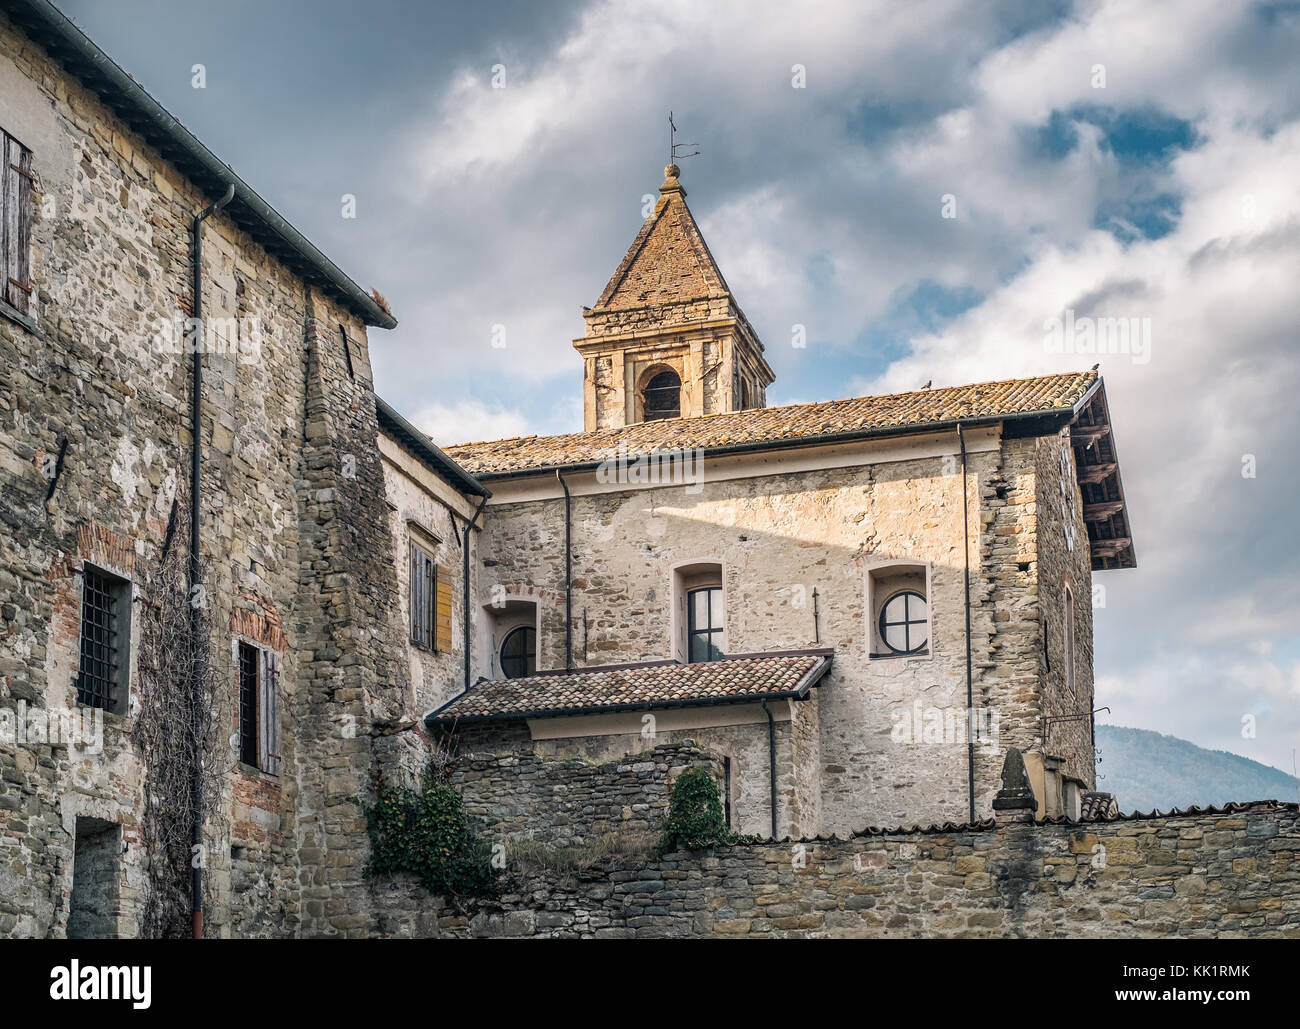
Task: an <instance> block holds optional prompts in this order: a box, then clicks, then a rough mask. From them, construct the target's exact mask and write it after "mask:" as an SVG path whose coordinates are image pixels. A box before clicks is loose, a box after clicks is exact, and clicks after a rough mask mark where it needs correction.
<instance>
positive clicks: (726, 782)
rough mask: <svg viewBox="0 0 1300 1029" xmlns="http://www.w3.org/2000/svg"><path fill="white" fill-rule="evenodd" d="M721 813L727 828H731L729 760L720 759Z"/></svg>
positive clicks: (727, 758) (725, 758) (726, 758)
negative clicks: (724, 816)
mask: <svg viewBox="0 0 1300 1029" xmlns="http://www.w3.org/2000/svg"><path fill="white" fill-rule="evenodd" d="M722 813H723V814H724V815H726V818H727V828H728V829H730V828H731V758H729V757H724V758H723V759H722Z"/></svg>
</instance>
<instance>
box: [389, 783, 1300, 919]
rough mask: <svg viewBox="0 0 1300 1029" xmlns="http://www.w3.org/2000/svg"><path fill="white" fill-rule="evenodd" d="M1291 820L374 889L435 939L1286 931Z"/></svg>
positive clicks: (919, 841)
mask: <svg viewBox="0 0 1300 1029" xmlns="http://www.w3.org/2000/svg"><path fill="white" fill-rule="evenodd" d="M1298 849H1300V817H1298V815H1297V805H1295V804H1285V805H1282V804H1277V803H1275V802H1272V801H1266V802H1260V803H1257V804H1252V805H1241V806H1238V807H1236V808H1229V809H1226V810H1214V809H1211V810H1210V811H1208V812H1197V811H1195V810H1193V811H1192V812H1189V813H1185V814H1171V815H1165V816H1152V817H1134V818H1123V819H1116V820H1112V821H1107V822H1089V823H1064V822H1057V823H1042V824H1029V825H1025V824H1016V825H1005V826H994V825H992V824H991V823H990V824H988V825H982V826H979V827H976V828H973V829H972V828H958V829H954V830H952V831H944V830H939V829H934V830H926V831H912V832H902V831H890V830H885V831H871V832H870V833H869V834H867V835H862V836H855V837H854V838H852V839H849V840H843V841H836V840H832V841H829V842H824V841H814V842H805V843H796V844H789V843H786V844H779V843H764V844H758V845H753V846H744V845H741V846H735V847H728V848H724V849H720V850H717V851H709V852H700V853H693V854H686V853H680V854H670V855H667V856H666V857H665V859H664V860H662V861H651V860H646V861H636V862H624V863H621V864H617V863H610V864H606V865H602V866H599V867H593V868H591V869H588V870H587V871H581V872H575V873H570V874H557V873H545V874H528V873H522V872H521V873H517V874H515V873H512V874H511V877H510V878H508V879H507V882H506V892H505V893H504V894H503V896H502V897H501V898H500V899H499V900H498V901H493V902H488V903H478V904H472V905H470V906H469V907H468V908H467V909H466V910H464V911H460V910H453V909H451V908H448V907H444V906H442V905H441V904H440V902H438V901H435V900H432V899H430V898H429V897H428V895H427V894H423V895H422V894H420V893H419V891H418V889H417V888H414V887H412V886H411V884H410V883H402V882H385V883H377V884H374V889H375V890H376V891H377V894H378V895H379V897H380V900H379V901H378V902H377V907H378V908H379V909H380V910H382V911H384V912H386V913H388V924H390V925H391V926H392V927H393V930H394V931H395V932H415V931H418V932H420V933H422V934H430V935H431V934H433V933H434V932H435V931H436V932H437V934H438V935H441V936H446V937H462V938H469V937H480V936H516V937H519V936H531V937H643V936H645V937H665V936H709V937H728V936H730V937H736V936H752V937H863V936H865V937H921V936H947V937H1017V936H1018V937H1035V938H1038V937H1044V938H1057V939H1065V938H1073V937H1109V938H1126V939H1127V938H1132V937H1171V936H1173V937H1179V936H1181V937H1197V938H1206V937H1245V936H1261V937H1288V938H1292V939H1300V863H1298V862H1297V850H1298Z"/></svg>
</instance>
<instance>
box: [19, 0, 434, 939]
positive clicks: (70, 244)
mask: <svg viewBox="0 0 1300 1029" xmlns="http://www.w3.org/2000/svg"><path fill="white" fill-rule="evenodd" d="M0 95H2V96H3V97H4V101H5V102H4V110H3V113H2V114H0V124H2V125H3V128H4V129H5V130H6V131H8V132H10V133H12V134H13V135H15V136H16V137H17V138H19V139H22V140H23V141H24V143H25V144H26V145H28V146H29V147H30V148H31V150H32V153H33V169H34V171H35V172H36V173H37V175H38V176H39V177H40V180H41V194H40V196H39V197H38V198H37V203H36V204H35V205H34V207H35V213H34V216H33V225H32V277H33V280H34V283H35V287H36V288H35V293H34V296H33V300H32V306H31V312H30V313H31V315H32V318H30V319H26V320H23V319H17V318H14V317H12V316H11V315H8V314H5V313H4V312H0V494H3V496H4V498H5V502H4V504H3V505H0V527H2V529H3V531H0V594H2V595H3V598H4V601H5V603H4V605H3V606H2V607H0V707H3V708H4V709H5V710H9V711H12V710H14V709H16V706H17V705H18V704H25V705H27V706H28V710H29V711H35V712H37V713H39V714H40V715H41V716H42V717H49V716H53V715H57V714H60V713H70V712H77V711H79V710H81V709H79V708H78V705H77V704H76V686H75V683H76V676H77V670H78V663H79V630H80V626H79V618H80V605H81V590H82V581H83V570H84V567H85V566H86V564H88V563H92V564H95V565H97V566H99V567H101V568H104V569H106V570H107V571H110V572H113V573H116V574H117V575H119V576H121V577H123V578H125V579H127V580H129V581H130V583H131V587H132V592H133V597H134V600H135V601H136V603H134V604H133V605H132V610H133V612H134V614H135V615H136V616H137V617H133V619H132V622H133V625H132V634H131V635H132V644H133V645H132V647H131V649H130V669H129V675H130V678H131V682H130V696H129V697H128V698H126V701H127V702H126V703H125V704H124V705H123V707H124V710H123V711H122V713H120V714H110V715H105V717H104V726H103V739H102V744H103V745H102V747H99V748H96V749H94V750H78V749H77V748H75V747H68V746H64V745H54V744H44V743H40V742H28V743H26V744H24V745H20V746H16V747H9V746H5V747H3V748H0V783H2V784H3V789H2V790H0V844H3V848H4V851H5V854H6V859H5V861H4V862H0V935H11V934H12V935H21V936H46V935H53V936H58V935H61V934H62V933H63V932H65V931H66V928H67V919H68V912H69V905H70V900H71V891H72V887H73V867H74V848H75V837H76V832H75V827H76V824H77V823H78V822H80V821H83V820H85V819H91V818H93V819H98V820H101V821H103V822H109V823H113V824H116V825H119V826H121V839H122V841H123V843H124V844H125V848H126V849H125V853H123V854H122V855H121V878H122V882H121V887H122V888H121V894H120V897H121V903H120V905H119V908H118V911H117V914H116V919H117V925H116V928H117V932H118V933H119V934H122V935H133V934H135V933H136V932H137V931H139V930H140V928H141V926H140V922H139V916H140V910H141V907H142V899H143V897H144V895H145V890H146V888H147V880H146V874H147V869H148V867H149V863H148V857H147V855H146V854H145V853H144V847H143V846H142V842H143V836H142V833H141V818H142V817H143V811H144V798H145V795H146V792H147V791H148V789H149V783H150V774H151V767H152V766H151V764H150V760H149V759H150V755H148V754H144V753H141V752H140V750H139V748H137V746H136V745H135V744H134V743H133V741H132V738H131V733H132V728H133V726H134V725H135V724H137V719H138V717H139V706H140V695H141V691H140V689H139V685H140V680H139V668H138V660H139V657H138V651H137V647H136V646H135V644H136V643H138V641H139V627H138V624H134V623H138V622H140V621H142V620H144V619H146V618H151V617H156V616H157V615H156V613H155V611H154V607H153V605H151V603H150V601H151V597H150V595H149V594H148V587H149V581H150V576H151V574H153V573H154V572H155V571H156V570H157V569H158V568H159V567H160V565H161V560H160V558H161V554H162V550H163V547H164V542H165V541H170V546H171V548H172V553H173V555H174V554H175V553H176V552H177V551H178V550H179V551H182V552H183V551H184V550H185V549H186V548H187V547H188V545H189V534H188V531H187V528H188V526H187V520H186V515H187V513H188V512H187V510H186V502H185V500H184V497H183V495H182V494H183V492H184V484H185V483H186V482H187V481H188V465H189V451H190V443H191V436H192V434H191V425H190V414H189V390H190V378H189V375H190V371H189V369H190V359H189V355H188V354H187V353H186V348H185V346H184V345H183V343H182V342H181V341H180V340H179V339H178V338H176V336H175V335H172V336H171V337H170V338H169V337H168V336H167V335H166V334H165V331H164V330H165V329H166V328H167V327H171V329H173V330H174V329H175V327H176V326H177V324H178V319H184V318H185V317H187V316H188V315H189V314H190V313H191V312H192V310H193V297H192V296H191V289H192V285H191V261H190V254H189V248H190V242H191V225H192V220H193V218H194V215H195V214H196V213H197V212H198V211H199V210H201V209H202V208H203V207H205V206H206V205H207V204H209V203H211V201H212V200H213V199H215V198H214V197H212V196H209V195H206V193H205V192H204V191H202V190H199V189H196V188H195V186H194V184H193V183H191V182H190V181H188V180H187V179H186V178H185V177H184V176H183V175H181V174H180V173H179V172H178V171H177V169H176V168H175V167H173V166H172V165H170V164H169V163H168V162H167V161H166V160H165V159H163V157H162V156H161V155H160V153H159V152H158V151H157V150H155V149H154V148H153V147H152V146H151V145H150V144H148V143H147V142H146V141H145V140H143V139H142V138H140V137H139V136H138V135H137V134H135V133H133V132H131V131H130V130H128V129H127V128H126V127H125V125H124V124H123V123H122V121H121V120H120V119H119V118H118V117H117V116H116V115H115V114H114V113H113V112H112V111H111V110H110V109H109V108H108V107H107V106H106V105H105V104H104V103H103V102H102V101H101V100H100V98H99V97H98V96H96V95H95V94H93V93H91V92H89V91H87V90H86V89H85V88H83V87H82V86H81V84H80V83H79V82H78V81H77V80H76V79H75V78H73V77H72V76H71V75H69V74H67V73H66V71H65V70H64V69H63V68H62V66H60V65H59V64H58V63H56V62H55V61H53V60H52V59H51V58H50V56H49V55H48V54H47V53H45V52H44V51H43V50H42V49H41V48H40V47H39V46H36V45H35V44H33V43H32V42H31V41H30V40H29V39H28V38H27V37H26V36H25V35H24V34H23V33H22V32H21V31H20V30H19V29H17V28H16V27H15V26H14V25H13V24H12V23H11V22H10V21H9V20H8V18H7V17H6V16H5V15H2V14H0ZM229 213H230V212H229V211H224V212H219V213H217V214H215V215H213V216H212V217H211V218H210V219H209V220H208V221H207V222H206V223H205V224H204V228H203V239H204V298H203V299H204V303H203V307H204V314H205V318H206V319H207V321H208V326H207V328H208V329H209V332H208V333H206V334H205V342H206V343H207V344H213V343H220V344H222V345H221V346H216V347H213V346H208V347H205V351H206V352H205V353H204V354H203V357H202V360H203V364H204V396H203V413H202V424H201V431H200V437H201V443H202V447H203V471H202V474H203V481H202V493H201V496H200V507H201V524H202V537H201V540H200V545H201V554H202V580H203V585H204V587H205V589H204V599H205V600H206V601H207V606H206V608H205V619H206V622H207V624H208V625H209V626H210V628H211V632H212V638H211V641H210V651H211V655H212V663H213V673H214V676H215V678H216V681H217V683H218V687H217V698H216V711H215V712H214V715H215V718H216V719H217V721H218V724H219V725H220V727H221V730H220V733H219V735H220V737H221V739H222V744H221V747H220V751H219V752H218V753H217V754H216V755H215V758H216V766H217V774H218V778H219V779H220V787H219V799H218V801H217V803H216V804H215V805H214V806H212V807H211V808H210V809H209V810H208V811H207V812H206V814H207V824H206V828H205V841H206V843H207V844H208V846H207V848H206V850H205V853H204V854H203V860H204V866H205V869H206V873H207V874H206V876H205V881H206V885H207V889H208V898H207V905H206V907H207V931H208V933H209V934H210V935H230V934H233V933H239V934H241V935H272V934H282V933H285V932H289V933H294V932H299V931H302V932H311V933H322V934H341V933H349V932H350V933H356V932H363V931H364V928H363V926H364V925H365V924H366V915H365V912H364V911H362V910H360V909H358V907H357V905H358V904H364V903H365V891H364V890H354V889H352V887H353V886H354V885H355V884H356V883H359V882H360V877H361V872H362V868H363V866H364V861H365V857H366V851H367V847H368V841H367V839H366V835H365V828H364V820H363V819H362V818H361V816H360V812H359V809H358V808H357V806H356V804H355V803H352V801H351V800H350V798H351V797H353V796H357V795H359V794H360V793H362V792H364V790H365V789H366V787H367V786H368V780H369V774H370V772H371V770H372V768H373V767H375V765H376V764H378V763H382V762H383V761H386V760H388V759H389V757H390V756H392V757H394V758H396V757H397V756H399V755H397V753H396V752H398V751H400V750H401V749H402V747H404V746H406V744H405V739H406V737H404V736H402V735H386V734H385V732H386V729H385V728H384V727H386V726H390V725H391V724H393V723H394V722H400V721H401V719H402V718H403V716H407V715H409V713H410V712H409V711H408V710H407V707H406V705H405V703H404V698H406V697H407V696H408V695H409V681H408V675H407V668H406V663H405V660H404V655H403V653H402V648H401V646H400V643H398V644H397V645H390V644H389V643H388V642H387V641H390V640H395V641H401V640H402V639H404V637H403V635H401V633H402V619H401V611H400V605H399V603H398V598H397V593H396V590H395V588H394V586H393V564H392V549H393V548H392V542H391V539H390V537H389V532H388V509H387V507H386V505H385V503H384V484H383V478H382V471H381V468H380V461H379V455H378V449H377V443H376V437H377V425H376V419H375V412H374V403H373V400H372V399H371V393H370V390H371V368H370V361H369V356H368V343H367V338H366V326H365V325H364V324H362V321H361V319H360V318H359V317H358V316H357V315H356V314H355V313H354V312H353V311H352V310H350V309H348V308H346V307H344V306H343V305H342V304H341V303H340V302H338V300H337V298H335V297H333V296H332V295H328V294H326V293H324V292H322V291H321V290H318V289H316V288H315V287H312V286H308V285H306V284H305V283H304V282H303V280H302V279H301V278H300V277H298V276H297V275H295V274H294V273H293V272H292V271H291V270H290V269H289V268H288V267H287V266H286V265H285V264H284V263H282V262H281V261H280V260H278V259H276V258H275V257H273V256H271V255H270V254H268V253H267V252H266V251H265V250H264V249H263V248H262V247H261V246H260V245H259V244H257V243H256V242H255V241H254V240H253V239H252V238H251V237H250V236H248V235H247V234H246V233H244V232H243V231H242V230H241V229H239V228H238V226H237V225H236V223H235V222H234V221H233V220H232V219H231V217H230V216H229ZM231 332H234V333H235V334H236V336H237V338H234V337H231V336H230V335H229V334H230V333H231ZM222 334H225V335H222ZM345 334H346V337H347V340H348V343H347V344H345V341H344V338H345ZM217 336H221V339H219V340H218V339H217V338H216V337H217ZM231 344H233V346H232V345H231ZM345 345H347V346H349V347H350V351H349V352H348V353H345V350H344V347H345ZM349 356H350V360H349ZM56 468H57V470H58V476H57V479H54V478H52V477H51V472H52V470H54V469H56ZM165 614H166V613H165ZM177 614H178V613H177V612H170V615H171V616H173V617H174V616H177ZM179 617H182V618H184V617H187V615H186V613H185V612H180V613H179ZM235 639H240V640H246V641H248V642H253V643H257V644H259V645H261V646H263V647H266V648H268V649H270V650H272V651H274V652H275V653H276V654H277V657H278V659H279V661H280V679H279V681H280V714H281V721H280V740H279V743H280V762H279V766H280V767H279V776H278V780H277V779H276V778H275V777H272V776H268V775H266V774H264V773H260V772H258V770H256V769H250V768H248V767H247V766H244V765H241V764H240V763H239V761H238V760H237V754H236V753H235V751H234V750H232V749H230V748H228V747H226V746H225V742H224V741H225V739H226V737H227V736H228V735H229V734H230V732H231V730H232V729H234V728H237V725H238V722H237V711H236V703H235V701H236V693H237V691H236V689H235V685H236V683H237V681H238V677H237V670H236V667H235V663H234V653H235V651H234V649H233V647H232V641H233V640H235ZM376 727H379V728H376ZM407 736H409V734H407ZM300 857H301V866H300ZM300 912H304V916H303V922H304V924H303V926H302V927H301V928H300V926H299V918H300Z"/></svg>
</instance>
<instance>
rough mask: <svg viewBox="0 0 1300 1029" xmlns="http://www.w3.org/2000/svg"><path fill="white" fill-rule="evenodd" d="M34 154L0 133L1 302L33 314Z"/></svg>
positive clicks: (11, 137)
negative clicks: (31, 256) (31, 253)
mask: <svg viewBox="0 0 1300 1029" xmlns="http://www.w3.org/2000/svg"><path fill="white" fill-rule="evenodd" d="M35 180H36V176H35V174H34V173H33V172H32V152H31V151H30V150H28V149H27V148H26V147H25V146H23V145H22V144H21V143H19V142H18V140H16V139H14V138H13V136H11V135H9V134H8V133H7V132H3V131H0V299H2V300H3V301H4V302H5V303H6V304H8V305H9V306H10V307H12V308H14V309H16V310H18V311H20V312H22V313H23V314H27V313H29V308H30V306H31V305H30V300H31V295H32V288H33V287H32V282H31V277H30V276H31V269H30V264H29V252H30V250H31V236H32V187H33V184H34V182H35Z"/></svg>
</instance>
